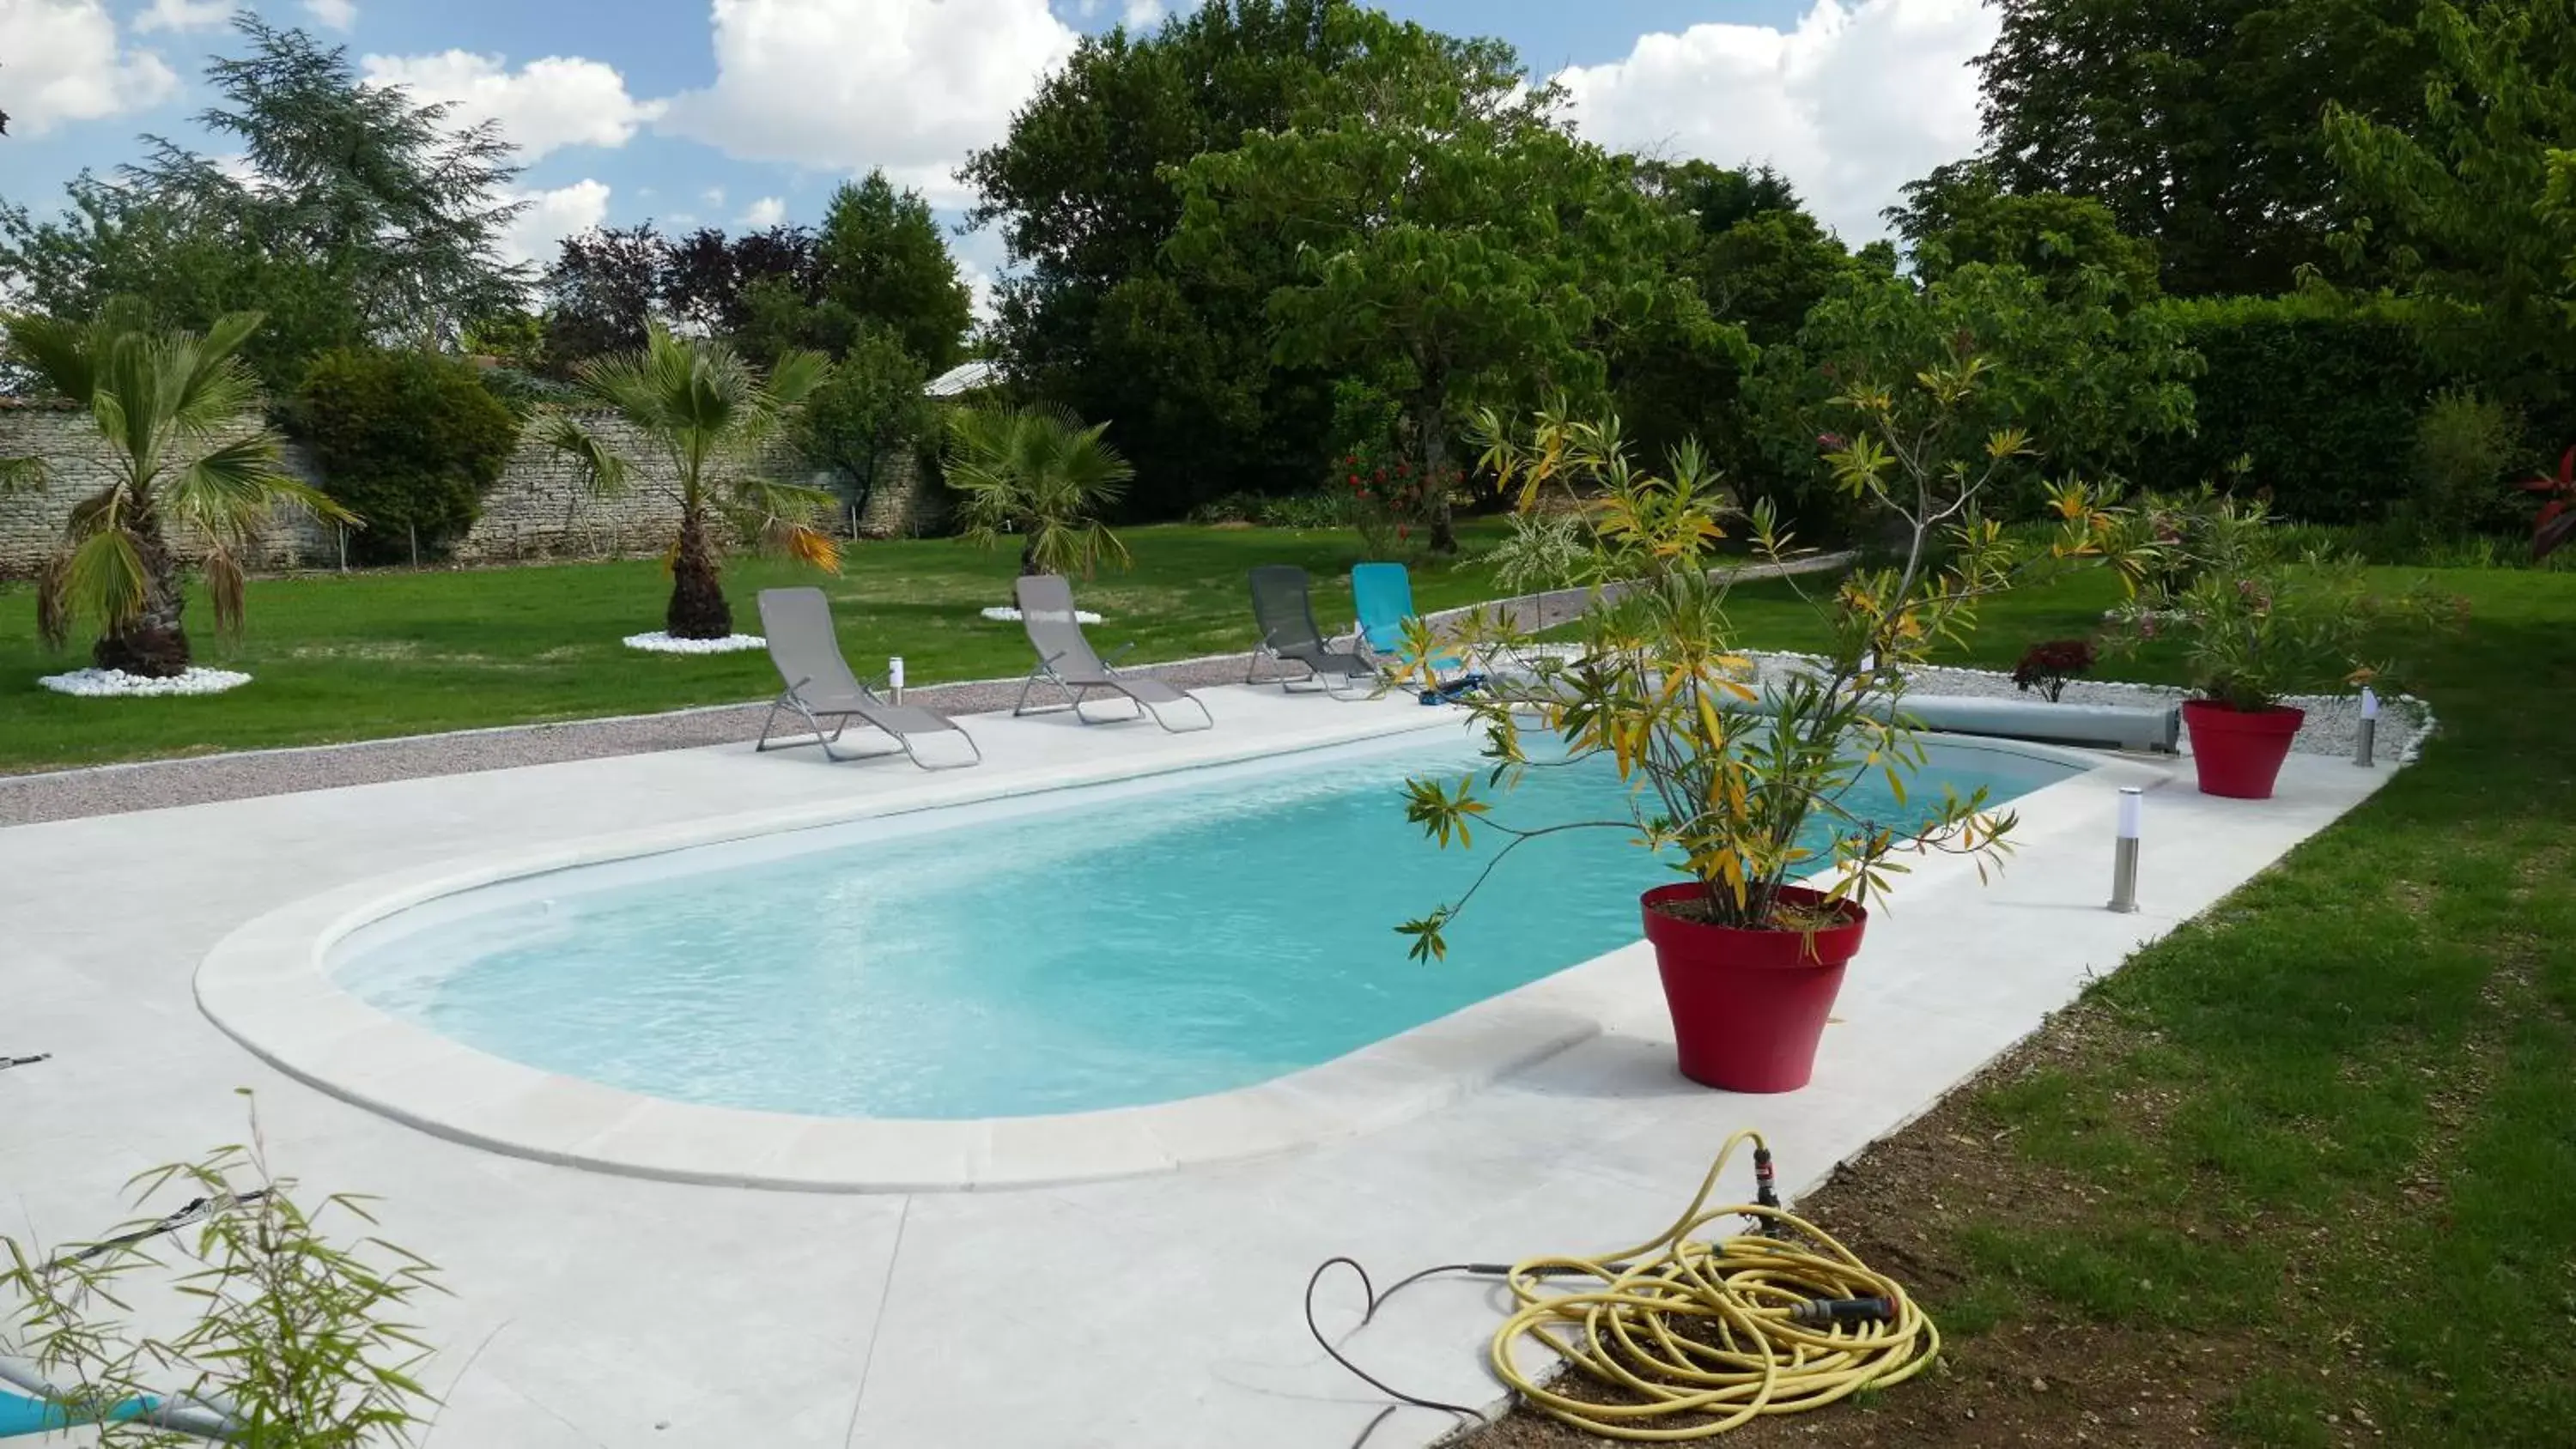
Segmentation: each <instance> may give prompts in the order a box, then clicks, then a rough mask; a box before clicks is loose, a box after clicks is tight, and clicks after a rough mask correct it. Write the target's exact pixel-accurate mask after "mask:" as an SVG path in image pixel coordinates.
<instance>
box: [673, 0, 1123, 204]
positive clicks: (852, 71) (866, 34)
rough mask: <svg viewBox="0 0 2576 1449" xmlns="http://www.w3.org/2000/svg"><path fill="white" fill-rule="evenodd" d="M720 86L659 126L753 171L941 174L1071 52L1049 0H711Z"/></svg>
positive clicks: (682, 105) (680, 100) (992, 131)
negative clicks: (751, 165)
mask: <svg viewBox="0 0 2576 1449" xmlns="http://www.w3.org/2000/svg"><path fill="white" fill-rule="evenodd" d="M714 6H715V59H716V80H715V84H714V85H713V86H710V87H709V88H707V89H705V90H700V91H691V92H688V93H686V94H683V95H680V96H677V97H674V98H673V99H672V101H671V108H670V112H669V114H668V115H667V116H666V117H664V118H663V120H662V122H661V128H662V129H664V130H667V131H670V132H672V133H674V134H677V135H682V136H688V137H691V138H694V139H696V140H700V141H704V142H706V143H708V144H709V145H712V146H716V147H718V148H720V149H722V150H723V151H725V152H726V153H727V154H728V155H731V156H734V157H737V158H739V159H742V160H749V161H786V162H792V163H794V164H797V165H803V166H812V167H815V168H817V169H822V170H832V171H865V170H866V169H867V168H869V167H871V166H883V167H885V168H886V169H887V171H888V172H889V173H902V174H905V175H926V174H928V173H931V172H934V171H936V172H939V173H942V174H944V173H945V172H946V171H947V170H948V169H949V168H951V167H953V166H955V165H956V164H957V163H958V162H959V161H961V160H963V159H964V158H965V155H966V153H967V152H968V151H970V150H973V149H974V148H976V147H978V146H984V145H989V144H991V143H992V142H994V141H996V140H999V139H1000V138H1001V137H1002V135H1003V134H1004V133H1005V132H1006V131H1007V130H1008V129H1009V126H1010V118H1011V112H1012V111H1013V110H1014V109H1015V108H1017V107H1018V106H1019V105H1020V104H1021V103H1022V102H1023V101H1025V100H1027V99H1028V97H1029V96H1030V95H1031V94H1032V93H1033V92H1034V91H1035V90H1036V88H1037V84H1038V81H1039V80H1040V79H1041V78H1042V77H1043V76H1044V75H1045V73H1046V72H1047V71H1048V70H1049V69H1051V68H1053V67H1054V66H1055V65H1057V64H1058V63H1059V62H1061V61H1062V60H1063V59H1064V58H1065V57H1066V56H1067V55H1069V54H1071V53H1072V50H1073V44H1074V32H1073V30H1072V29H1071V27H1069V26H1067V25H1066V24H1065V23H1064V22H1063V21H1061V20H1058V19H1057V18H1056V16H1055V14H1054V12H1053V11H1052V10H1051V9H1050V8H1049V7H1048V5H1047V0H714Z"/></svg>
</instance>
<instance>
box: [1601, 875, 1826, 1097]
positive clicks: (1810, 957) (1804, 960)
mask: <svg viewBox="0 0 2576 1449" xmlns="http://www.w3.org/2000/svg"><path fill="white" fill-rule="evenodd" d="M1702 890H1703V887H1701V886H1700V885H1698V884H1696V883H1693V882H1684V883H1682V884H1680V885H1668V886H1658V887H1656V888H1655V889H1653V890H1650V891H1648V892H1646V894H1645V896H1644V897H1643V899H1642V901H1641V903H1640V904H1641V905H1642V906H1643V908H1644V911H1645V917H1646V940H1647V941H1648V942H1650V943H1652V944H1653V946H1654V948H1655V969H1656V970H1657V971H1659V972H1661V973H1662V975H1663V978H1664V1004H1665V1005H1666V1006H1667V1007H1669V1008H1671V1010H1672V1014H1673V1036H1674V1038H1675V1040H1676V1041H1677V1042H1678V1043H1679V1044H1680V1048H1681V1068H1682V1075H1683V1076H1685V1077H1688V1078H1690V1079H1691V1080H1692V1081H1694V1082H1698V1083H1700V1084H1702V1085H1703V1086H1710V1087H1720V1088H1724V1089H1725V1090H1727V1091H1730V1092H1794V1091H1796V1090H1797V1089H1799V1088H1800V1087H1803V1086H1805V1085H1807V1079H1808V1078H1809V1077H1810V1076H1812V1075H1814V1074H1815V1069H1816V1043H1817V1041H1818V1040H1820V1039H1821V1038H1822V1037H1823V1036H1824V1034H1825V1019H1826V1018H1827V1017H1828V1016H1831V1015H1832V1014H1833V1009H1834V996H1835V994H1836V993H1838V992H1840V991H1841V990H1842V985H1843V966H1844V964H1845V963H1846V962H1848V961H1850V960H1851V958H1852V956H1853V955H1854V954H1855V953H1857V952H1858V951H1859V950H1860V935H1861V931H1862V930H1863V929H1864V928H1866V927H1867V926H1868V924H1869V914H1868V912H1866V911H1864V910H1862V909H1861V908H1860V907H1859V906H1856V905H1853V904H1852V903H1851V902H1849V901H1839V902H1836V903H1835V904H1834V906H1833V910H1834V913H1835V914H1836V915H1838V916H1839V917H1840V918H1841V921H1842V924H1840V925H1833V926H1827V927H1825V928H1824V929H1822V930H1818V931H1750V930H1744V929H1741V928H1738V927H1734V926H1712V925H1707V924H1704V923H1702V922H1699V921H1688V920H1684V919H1682V918H1681V917H1679V916H1672V915H1667V914H1665V913H1664V912H1663V911H1662V910H1661V909H1659V908H1660V907H1662V906H1663V905H1665V904H1666V903H1668V902H1675V901H1685V900H1689V899H1691V898H1692V897H1694V896H1697V895H1699V894H1700V893H1701V891H1702ZM1780 894H1781V898H1782V899H1783V900H1785V901H1788V902H1790V903H1793V904H1797V905H1804V906H1809V907H1820V906H1822V905H1823V904H1824V900H1825V898H1824V896H1823V894H1822V893H1821V892H1818V891H1812V890H1808V889H1806V888H1805V887H1803V886H1790V887H1787V888H1786V889H1784V890H1782V891H1781V893H1780Z"/></svg>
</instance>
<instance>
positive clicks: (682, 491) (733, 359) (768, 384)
mask: <svg viewBox="0 0 2576 1449" xmlns="http://www.w3.org/2000/svg"><path fill="white" fill-rule="evenodd" d="M831 371H832V365H831V363H830V362H829V361H828V360H827V359H825V358H824V357H823V356H822V355H821V354H820V353H813V352H794V353H789V354H788V355H787V356H785V357H782V358H780V359H779V360H778V362H777V364H776V365H775V366H773V367H772V368H771V369H770V370H769V374H768V376H767V377H763V376H762V375H761V373H760V371H759V369H757V368H755V367H753V366H752V365H751V364H749V363H747V362H745V361H744V360H743V359H742V355H741V354H740V353H738V352H736V351H734V350H733V349H732V348H731V347H729V346H727V345H725V344H724V343H722V342H718V341H714V340H710V339H701V338H691V339H682V338H679V337H675V336H673V335H672V334H671V331H670V329H669V328H667V327H665V326H663V325H662V324H661V323H659V322H656V323H653V324H652V326H651V329H650V330H649V332H648V333H647V334H646V338H645V346H644V348H643V350H642V351H640V352H626V353H617V354H613V355H611V356H608V357H603V358H594V359H592V360H591V361H588V362H585V363H582V364H581V365H580V366H579V367H576V368H575V369H574V370H573V381H574V385H575V386H576V387H577V388H578V389H579V391H580V393H581V395H582V400H583V402H584V403H586V404H587V405H588V406H589V407H591V408H594V409H597V410H600V411H604V412H608V413H612V414H614V415H615V416H616V417H618V418H619V419H620V420H622V421H623V422H624V423H625V424H626V425H627V426H628V427H630V428H632V429H633V430H634V431H635V432H636V434H637V435H638V437H639V438H640V440H641V442H642V445H643V447H644V448H646V449H649V450H650V451H651V452H652V453H654V454H657V455H659V456H658V459H657V461H658V462H659V463H660V464H662V465H663V467H664V468H665V469H667V473H666V474H665V476H664V477H663V478H662V479H660V480H658V484H657V486H660V487H662V488H664V489H665V490H666V491H667V492H668V493H669V494H670V496H671V499H672V501H673V502H674V503H675V504H677V505H678V507H679V512H680V526H679V533H678V536H677V537H676V538H674V539H673V540H672V544H671V603H670V607H669V608H668V609H667V610H665V611H664V616H663V627H664V628H665V629H666V630H667V631H668V632H669V633H670V635H671V637H673V638H675V639H722V638H725V637H727V636H729V635H731V634H732V633H733V607H732V605H730V604H728V603H726V602H725V596H724V586H723V582H722V580H721V577H720V574H719V570H720V568H721V565H722V561H723V547H722V541H721V540H720V539H719V538H718V537H717V535H716V533H715V531H714V528H713V525H714V524H715V523H716V522H718V521H719V520H721V521H723V522H726V523H729V524H731V525H732V529H731V533H732V534H733V535H734V536H737V537H745V538H750V539H752V540H754V541H756V542H758V543H760V544H763V545H766V546H769V547H773V548H776V549H779V550H781V551H783V552H785V553H786V554H788V555H789V556H791V557H794V558H796V559H799V560H801V561H803V562H805V563H809V564H812V565H813V566H815V567H816V568H821V569H837V568H839V567H840V562H841V548H840V545H839V544H838V543H836V542H835V541H834V540H833V539H832V537H831V536H830V535H829V534H827V533H824V532H823V531H822V530H821V529H819V528H817V527H815V526H814V522H813V520H814V519H815V517H816V516H817V514H819V513H823V512H825V511H827V510H829V509H830V508H831V506H832V503H833V499H832V495H830V494H829V493H825V492H822V491H820V490H818V489H813V488H805V487H800V486H797V485H795V484H789V483H779V482H774V481H772V480H770V479H767V478H763V477H761V476H760V472H759V469H760V461H761V451H762V449H763V447H764V446H766V445H767V444H768V443H769V442H770V441H771V440H773V439H775V438H776V437H777V436H778V435H779V432H780V430H781V429H782V428H786V427H789V426H792V425H793V424H794V423H795V421H796V419H797V417H798V415H799V414H800V413H801V412H802V411H803V408H804V406H805V401H806V399H807V398H808V397H810V396H811V395H812V394H813V392H814V390H815V389H816V388H818V387H820V386H821V385H822V384H823V383H824V381H825V380H826V379H828V378H829V377H830V376H831ZM530 426H531V428H532V429H533V430H534V431H535V435H536V436H537V437H538V438H540V439H542V440H543V441H544V442H546V443H547V444H549V445H550V446H552V447H554V448H557V449H559V450H561V451H562V452H564V453H565V454H567V455H568V456H570V457H571V458H572V459H573V461H574V462H575V463H576V464H577V465H579V467H580V468H581V470H582V473H583V475H584V476H585V477H586V478H587V479H588V480H589V481H590V484H591V486H592V487H594V488H596V489H598V490H600V491H602V492H615V491H619V490H622V489H626V488H631V487H634V486H637V485H638V484H639V483H641V482H643V481H644V480H643V477H642V474H643V472H644V469H645V467H646V465H645V464H643V463H640V462H638V461H637V460H635V459H632V458H629V457H627V456H626V455H625V454H622V453H620V452H619V451H617V449H616V448H615V447H613V446H611V444H610V443H609V441H608V440H607V439H606V438H605V437H603V436H602V435H601V434H600V433H599V432H597V431H596V430H594V429H593V428H592V427H591V426H590V425H589V424H587V423H585V422H584V421H582V420H581V419H580V418H579V417H576V416H575V415H573V414H572V413H570V412H566V411H561V410H554V409H549V410H547V411H544V412H541V413H539V414H538V415H537V417H536V418H535V419H534V420H532V422H531V424H530Z"/></svg>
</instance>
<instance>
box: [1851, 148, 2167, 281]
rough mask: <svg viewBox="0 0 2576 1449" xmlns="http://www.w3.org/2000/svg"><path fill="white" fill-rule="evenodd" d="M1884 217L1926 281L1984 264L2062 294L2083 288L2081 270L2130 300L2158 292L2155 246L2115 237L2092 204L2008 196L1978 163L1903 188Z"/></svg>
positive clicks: (2055, 196)
mask: <svg viewBox="0 0 2576 1449" xmlns="http://www.w3.org/2000/svg"><path fill="white" fill-rule="evenodd" d="M1885 215H1886V218H1887V220H1888V221H1889V222H1890V223H1891V224H1893V225H1894V226H1895V227H1896V232H1897V235H1899V236H1901V237H1903V238H1904V239H1905V247H1906V250H1907V251H1908V252H1910V253H1912V255H1913V258H1914V270H1915V271H1916V272H1917V273H1918V274H1919V275H1921V276H1923V277H1924V278H1925V279H1927V280H1936V281H1937V280H1938V279H1940V278H1942V277H1945V276H1948V275H1949V274H1950V272H1951V271H1953V270H1954V269H1956V268H1958V267H1961V266H1965V265H1967V264H1968V263H1971V262H1985V263H1988V264H1990V265H1993V264H2004V265H2011V266H2016V267H2019V268H2021V269H2022V270H2024V271H2026V272H2030V273H2033V274H2035V275H2037V276H2039V277H2041V278H2044V279H2045V280H2046V281H2047V282H2048V283H2049V285H2050V287H2051V288H2052V289H2053V290H2056V291H2058V292H2060V293H2063V294H2070V295H2071V294H2076V293H2080V292H2082V291H2083V290H2084V289H2085V288H2086V287H2088V286H2089V285H2091V283H2090V281H2089V279H2087V278H2086V277H2084V275H2083V274H2084V273H2085V272H2086V271H2087V270H2099V271H2101V272H2105V273H2108V274H2109V276H2110V278H2111V279H2112V280H2113V281H2114V282H2115V283H2117V284H2118V285H2119V287H2120V288H2121V290H2122V291H2123V292H2124V293H2125V294H2126V295H2127V296H2128V297H2129V298H2130V299H2131V300H2133V301H2138V302H2144V301H2147V300H2149V299H2150V298H2152V297H2154V296H2155V295H2156V293H2157V291H2158V282H2157V268H2156V249H2155V247H2154V246H2153V245H2152V244H2150V243H2147V242H2144V241H2141V240H2139V239H2138V238H2136V237H2132V236H2127V235H2123V234H2122V233H2121V231H2120V223H2119V219H2118V218H2117V217H2115V216H2113V215H2112V214H2111V208H2110V207H2109V206H2107V205H2105V204H2104V203H2103V202H2102V201H2101V200H2100V199H2098V198H2096V197H2091V196H2069V195H2067V194H2066V193H2064V192H2062V191H2034V192H2027V193H2024V194H2020V195H2015V194H2013V193H2011V192H2007V191H2005V190H2004V189H2003V186H2002V184H2001V183H2000V182H1999V181H1997V180H1996V179H1995V173H1994V168H1993V167H1991V166H1988V165H1986V164H1985V163H1983V162H1980V161H1959V162H1953V163H1951V164H1950V165H1947V166H1943V167H1940V168H1938V169H1936V170H1935V171H1933V173H1932V174H1931V175H1929V176H1926V177H1924V178H1923V179H1922V180H1920V181H1915V182H1911V183H1909V184H1908V185H1907V186H1906V187H1905V200H1904V202H1903V204H1901V205H1898V206H1892V207H1889V208H1888V209H1887V211H1886V213H1885Z"/></svg>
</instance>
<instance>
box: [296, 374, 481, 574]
mask: <svg viewBox="0 0 2576 1449" xmlns="http://www.w3.org/2000/svg"><path fill="white" fill-rule="evenodd" d="M293 422H294V429H295V431H296V433H297V434H298V435H299V436H301V437H302V438H303V439H304V440H305V441H306V442H308V443H310V444H311V445H312V447H313V451H314V455H315V457H316V458H317V459H318V460H319V461H320V463H321V465H322V477H323V482H322V491H323V492H325V493H327V494H329V495H330V496H331V498H332V499H333V500H334V501H336V502H338V503H339V504H340V505H341V506H342V507H344V508H347V509H348V510H349V511H351V512H353V513H355V514H357V515H358V516H359V517H361V518H363V519H365V520H366V521H367V522H366V527H365V528H363V529H361V530H359V531H357V532H354V533H352V534H351V535H350V538H349V551H350V553H351V554H352V555H353V556H354V557H356V558H358V559H360V560H362V561H365V562H369V563H393V562H397V561H400V560H404V559H408V558H410V557H412V555H413V552H414V550H415V548H416V549H417V551H418V553H419V555H420V556H421V557H424V558H427V557H433V556H436V555H439V554H442V553H444V552H445V551H446V550H447V548H448V546H449V545H450V544H452V543H453V542H454V541H455V540H456V539H457V538H459V537H461V536H462V535H463V534H464V532H465V531H466V530H467V529H469V528H471V527H473V526H474V520H475V519H476V518H477V517H478V516H480V514H481V512H482V505H483V496H482V495H483V490H484V489H486V488H489V487H491V486H492V483H493V481H494V480H495V479H497V478H499V477H500V476H501V468H502V465H504V464H506V463H507V462H508V461H509V459H510V453H511V450H512V449H514V448H515V447H516V446H517V445H518V438H519V422H518V419H517V418H515V417H513V416H511V413H510V410H509V409H508V408H507V407H504V406H503V405H502V404H501V401H500V399H498V398H496V397H494V396H493V395H492V393H491V392H490V391H489V390H488V389H486V388H485V387H484V386H483V383H482V379H481V378H480V377H478V376H477V375H476V373H475V369H474V368H473V366H472V365H470V364H468V363H464V362H459V361H457V360H455V359H454V358H448V357H440V356H436V355H434V354H431V353H426V352H407V351H406V352H392V351H382V350H378V349H373V348H367V349H358V348H342V349H339V350H337V351H333V352H326V353H324V354H323V355H322V356H320V357H318V358H316V359H314V362H313V366H312V368H311V370H310V371H308V372H307V373H306V374H305V377H304V386H303V388H302V389H301V390H300V391H299V392H298V394H297V397H296V405H295V409H294V418H293Z"/></svg>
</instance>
